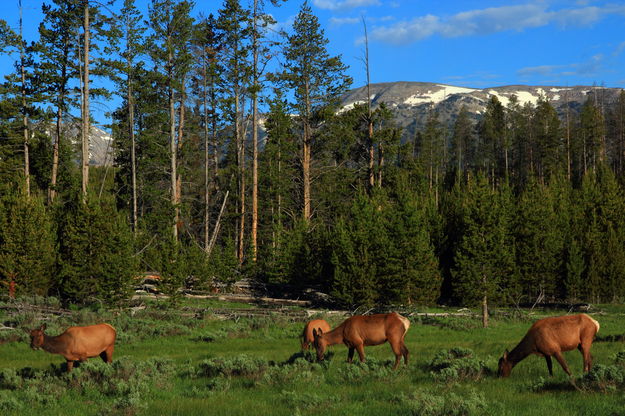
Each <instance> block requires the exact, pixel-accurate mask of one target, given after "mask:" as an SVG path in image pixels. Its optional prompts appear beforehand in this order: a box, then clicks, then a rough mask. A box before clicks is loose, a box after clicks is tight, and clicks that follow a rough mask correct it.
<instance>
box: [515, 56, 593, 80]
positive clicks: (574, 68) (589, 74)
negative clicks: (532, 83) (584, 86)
mask: <svg viewBox="0 0 625 416" xmlns="http://www.w3.org/2000/svg"><path fill="white" fill-rule="evenodd" d="M604 58H605V57H604V55H603V54H597V55H593V56H591V57H590V58H589V59H588V60H586V61H585V62H578V63H573V64H567V65H540V66H531V67H525V68H521V69H519V70H518V71H517V75H518V76H519V77H520V78H522V79H524V80H528V78H529V77H536V76H540V77H555V78H556V79H558V78H560V77H569V76H575V77H586V78H593V77H596V76H597V75H598V74H599V72H600V71H601V70H602V69H603V67H604Z"/></svg>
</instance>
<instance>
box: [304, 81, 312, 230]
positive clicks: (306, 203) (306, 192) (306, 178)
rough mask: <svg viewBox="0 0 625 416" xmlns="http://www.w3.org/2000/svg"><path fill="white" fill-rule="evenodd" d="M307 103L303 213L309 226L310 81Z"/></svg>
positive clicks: (306, 95) (306, 89)
mask: <svg viewBox="0 0 625 416" xmlns="http://www.w3.org/2000/svg"><path fill="white" fill-rule="evenodd" d="M305 101H306V114H305V115H304V120H303V122H304V137H303V140H302V186H303V203H304V206H303V212H302V214H303V215H302V217H303V219H304V222H306V223H307V224H308V222H309V221H310V215H311V209H310V161H311V154H310V153H311V152H310V151H311V149H310V148H311V146H312V137H311V136H312V132H311V128H310V113H311V105H310V91H309V86H308V81H307V82H306V87H305Z"/></svg>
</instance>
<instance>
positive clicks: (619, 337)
mask: <svg viewBox="0 0 625 416" xmlns="http://www.w3.org/2000/svg"><path fill="white" fill-rule="evenodd" d="M623 341H625V334H616V335H603V336H601V335H597V336H596V337H595V341H594V342H623Z"/></svg>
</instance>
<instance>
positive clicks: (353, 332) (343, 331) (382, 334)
mask: <svg viewBox="0 0 625 416" xmlns="http://www.w3.org/2000/svg"><path fill="white" fill-rule="evenodd" d="M408 328H410V321H409V320H408V319H407V318H404V317H403V316H401V315H400V314H398V313H396V312H393V313H384V314H377V315H368V316H361V315H357V316H352V317H351V318H348V319H346V320H345V321H344V322H343V323H342V324H341V325H339V326H338V327H336V328H335V329H333V330H332V331H330V332H327V333H324V332H323V331H321V330H319V331H317V330H316V329H313V337H314V346H315V349H316V350H317V359H318V360H319V361H321V360H323V357H324V354H325V352H326V348H327V347H328V346H330V345H335V344H345V345H346V346H347V348H348V349H349V352H348V353H347V361H348V362H350V363H351V362H352V359H353V358H354V351H358V356H359V357H360V361H361V362H364V361H365V348H364V347H366V346H370V345H380V344H384V343H385V342H386V341H388V342H389V344H391V348H392V349H393V353H395V365H394V366H393V369H396V368H397V366H399V361H400V360H401V357H402V356H403V357H404V363H405V364H406V365H407V364H408V348H406V344H405V343H404V337H405V336H406V332H408Z"/></svg>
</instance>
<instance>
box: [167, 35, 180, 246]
mask: <svg viewBox="0 0 625 416" xmlns="http://www.w3.org/2000/svg"><path fill="white" fill-rule="evenodd" d="M170 42H171V40H169V42H168V44H169V43H170ZM172 61H173V56H172V52H171V51H170V52H169V55H168V57H167V66H168V69H167V75H168V78H169V80H168V82H169V151H170V158H171V160H170V161H171V172H170V175H171V177H170V178H171V190H170V191H171V196H170V197H171V204H172V206H173V208H174V224H173V227H172V236H173V238H174V241H178V221H179V217H180V208H179V206H178V199H177V196H178V192H177V178H178V174H177V165H178V162H177V153H176V150H177V146H176V109H175V103H174V87H173V79H172V78H173V74H172Z"/></svg>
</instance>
